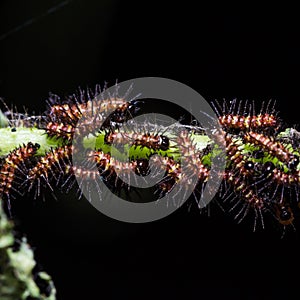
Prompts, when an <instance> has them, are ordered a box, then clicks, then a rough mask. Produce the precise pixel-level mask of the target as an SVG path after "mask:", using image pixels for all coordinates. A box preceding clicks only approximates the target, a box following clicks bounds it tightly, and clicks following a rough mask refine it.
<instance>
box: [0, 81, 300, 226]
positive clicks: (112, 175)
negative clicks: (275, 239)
mask: <svg viewBox="0 0 300 300" xmlns="http://www.w3.org/2000/svg"><path fill="white" fill-rule="evenodd" d="M128 95H129V91H128V93H126V94H125V95H124V96H120V95H119V94H118V88H116V91H115V93H114V94H112V95H111V94H108V93H105V90H104V91H101V90H100V88H99V86H97V87H96V89H95V91H93V92H92V91H91V90H87V91H82V90H80V91H79V94H74V95H72V96H70V97H68V98H67V99H66V100H64V101H62V100H60V98H59V97H58V96H56V95H53V94H51V95H50V99H49V100H48V109H47V111H46V112H45V114H44V115H43V116H38V117H29V116H27V115H26V116H21V114H17V113H13V112H12V111H11V110H10V111H7V112H6V113H5V120H7V121H5V122H4V125H2V127H3V128H1V129H0V130H1V131H2V132H1V136H5V137H6V139H5V140H4V142H2V146H1V149H0V150H1V152H0V155H1V156H2V162H1V174H0V175H1V176H0V196H1V198H4V199H7V200H8V202H10V199H11V197H12V196H16V195H15V192H16V190H18V192H21V193H27V192H30V191H32V190H34V193H35V197H36V198H37V197H39V196H40V195H41V194H42V190H44V189H48V190H49V189H50V190H51V191H52V192H54V190H55V188H58V189H60V190H62V191H65V192H68V191H69V190H70V189H71V188H72V187H73V186H74V185H75V183H76V180H75V177H76V175H80V177H81V178H82V181H81V182H80V183H79V189H78V191H79V192H80V190H81V189H82V188H85V189H89V186H90V185H92V184H93V185H96V186H97V190H98V191H99V198H101V197H102V195H101V188H100V187H99V185H98V181H99V180H100V181H102V182H104V183H105V184H106V185H107V186H108V187H109V188H110V189H111V190H112V192H114V193H116V194H120V193H121V192H122V191H125V194H126V195H127V196H128V197H129V198H128V197H127V198H126V200H130V191H132V190H134V189H135V188H134V187H131V184H130V182H131V181H130V180H131V176H132V174H136V175H137V176H141V177H144V176H147V175H149V174H150V173H151V172H152V171H151V170H150V169H151V168H150V164H151V165H152V169H155V170H162V171H163V172H164V176H163V178H161V179H160V180H159V181H158V182H157V183H156V184H155V186H154V192H153V200H156V199H160V198H162V197H163V196H165V195H168V194H169V193H170V191H171V190H172V189H173V188H174V187H175V186H176V185H177V184H178V183H179V182H180V183H181V189H183V190H187V189H188V187H189V185H190V184H191V183H192V182H191V178H196V179H195V180H197V182H196V189H195V192H194V193H193V195H194V198H195V200H196V202H197V203H198V202H199V201H200V200H199V199H200V197H199V195H200V196H201V194H202V191H203V189H205V187H206V182H207V181H208V179H209V178H210V176H211V159H212V157H214V156H218V155H222V154H218V153H219V152H218V145H216V144H214V142H213V141H212V140H210V139H209V138H208V136H207V135H206V134H205V132H203V130H199V126H195V125H193V123H190V124H182V123H180V122H179V121H178V123H176V124H175V125H173V127H172V131H171V130H170V128H169V127H166V128H163V127H162V126H158V125H156V124H144V125H145V126H137V125H135V120H134V118H135V116H137V115H139V114H140V113H143V102H144V101H145V100H143V101H141V100H136V98H133V99H132V100H130V101H127V100H128V99H127V98H128ZM212 107H213V108H214V110H215V113H216V115H217V120H218V122H219V124H220V125H221V127H222V130H223V131H222V132H221V133H220V132H219V134H221V135H223V136H224V141H225V149H226V150H225V152H226V153H225V155H226V167H225V170H224V173H223V174H221V175H222V176H223V182H222V185H221V187H220V190H219V193H218V195H216V197H215V199H214V202H216V203H218V205H219V206H221V207H222V208H223V209H224V211H225V212H227V213H228V214H234V218H235V219H236V220H238V222H241V221H242V220H244V219H246V218H249V219H250V220H251V218H250V217H252V220H253V221H252V222H253V229H254V230H256V228H257V227H258V225H259V224H260V226H261V227H262V228H264V227H265V226H266V224H267V223H266V220H267V219H270V220H272V219H273V220H275V221H276V222H277V223H278V224H279V225H281V226H282V228H283V231H285V230H286V229H287V228H290V227H291V228H294V223H295V220H296V219H297V214H298V213H299V212H298V209H299V208H298V207H299V198H298V195H299V184H300V183H299V178H300V177H299V172H300V165H299V157H300V153H299V145H300V138H299V136H300V133H298V132H297V131H296V130H295V129H292V128H284V126H283V125H282V123H281V120H280V119H279V118H278V116H277V115H278V113H277V112H276V111H275V109H274V104H273V103H272V102H271V101H269V102H267V104H266V105H265V106H264V105H263V106H262V107H261V109H260V112H259V113H258V114H257V115H256V114H255V107H254V104H253V103H248V102H242V101H240V102H239V101H237V100H234V101H232V102H231V103H229V104H228V103H227V102H226V101H224V102H223V104H220V103H219V102H216V101H215V102H212ZM112 111H113V112H112ZM84 118H86V119H84ZM16 119H18V122H17V121H16ZM82 120H83V122H81V121H82ZM79 121H80V122H79ZM128 122H132V124H133V126H131V127H130V126H129V127H127V125H126V124H127V123H128ZM78 123H80V125H79V126H77V125H78ZM95 128H96V129H95ZM13 129H14V130H13ZM174 130H175V131H174ZM174 132H175V133H174ZM76 134H77V135H78V134H79V135H80V136H82V138H81V139H79V140H78V141H76V143H80V144H81V146H82V147H83V149H84V152H85V153H82V165H81V166H80V167H78V166H76V167H75V166H74V165H73V164H72V155H73V154H74V153H73V150H74V148H73V147H72V143H73V142H74V140H73V137H74V135H76ZM10 135H14V136H15V137H16V139H14V141H13V142H11V140H10V139H9V136H10ZM1 136H0V138H1ZM18 136H22V141H20V143H19V144H23V146H19V145H18V144H17V143H18V140H17V137H18ZM21 142H22V143H21ZM119 146H121V147H119ZM122 149H123V150H124V151H125V152H126V155H125V154H124V153H122ZM29 150H30V151H29ZM113 153H114V155H112V154H113ZM124 155H125V156H126V157H125V160H124ZM223 155H224V154H223ZM182 158H184V159H185V161H186V163H185V165H184V166H183V165H182V164H181V159H182ZM93 164H95V165H96V169H91V167H90V166H91V165H93ZM121 173H123V174H125V177H127V180H125V181H123V180H122V179H120V178H119V174H121ZM22 181H23V182H22ZM128 193H129V194H128ZM197 193H198V196H196V195H197ZM9 209H10V207H9Z"/></svg>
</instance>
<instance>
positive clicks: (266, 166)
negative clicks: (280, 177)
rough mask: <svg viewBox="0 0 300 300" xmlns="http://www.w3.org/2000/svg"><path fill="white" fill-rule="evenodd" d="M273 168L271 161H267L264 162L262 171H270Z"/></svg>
mask: <svg viewBox="0 0 300 300" xmlns="http://www.w3.org/2000/svg"><path fill="white" fill-rule="evenodd" d="M274 169H275V165H274V164H273V163H272V162H271V161H267V162H266V163H265V164H264V167H263V171H264V172H265V173H271V172H272V171H273V170H274Z"/></svg>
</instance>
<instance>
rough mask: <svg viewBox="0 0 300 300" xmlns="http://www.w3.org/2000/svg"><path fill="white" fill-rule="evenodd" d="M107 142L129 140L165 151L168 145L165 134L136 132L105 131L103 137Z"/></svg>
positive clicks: (168, 140)
mask: <svg viewBox="0 0 300 300" xmlns="http://www.w3.org/2000/svg"><path fill="white" fill-rule="evenodd" d="M104 141H105V143H107V144H113V143H116V144H125V143H126V142H127V141H131V143H132V144H133V145H134V146H141V147H147V148H150V149H153V150H163V151H166V150H168V149H169V146H170V139H169V138H168V137H167V136H165V135H160V134H150V133H144V134H140V133H136V132H124V133H122V132H111V131H109V132H107V133H106V134H105V137H104Z"/></svg>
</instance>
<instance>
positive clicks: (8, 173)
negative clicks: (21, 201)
mask: <svg viewBox="0 0 300 300" xmlns="http://www.w3.org/2000/svg"><path fill="white" fill-rule="evenodd" d="M39 147H40V146H39V145H38V144H33V143H28V144H27V145H23V146H20V147H18V148H17V149H15V150H13V151H11V152H10V153H9V154H8V155H7V156H6V157H5V158H4V160H3V162H2V163H1V169H0V197H1V198H3V196H5V197H6V199H7V202H8V208H9V210H10V207H11V205H10V198H11V192H12V191H14V192H18V188H17V187H15V186H16V181H17V176H19V179H20V177H22V175H23V172H22V167H23V166H24V164H25V162H26V160H28V159H29V158H30V157H32V156H33V155H34V154H35V153H36V151H37V150H38V148H39Z"/></svg>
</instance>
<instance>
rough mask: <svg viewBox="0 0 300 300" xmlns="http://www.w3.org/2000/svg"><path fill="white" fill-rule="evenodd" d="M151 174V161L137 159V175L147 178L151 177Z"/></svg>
mask: <svg viewBox="0 0 300 300" xmlns="http://www.w3.org/2000/svg"><path fill="white" fill-rule="evenodd" d="M149 173H150V168H149V160H148V159H145V158H139V159H137V164H136V168H135V174H137V175H141V176H147V175H149Z"/></svg>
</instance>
